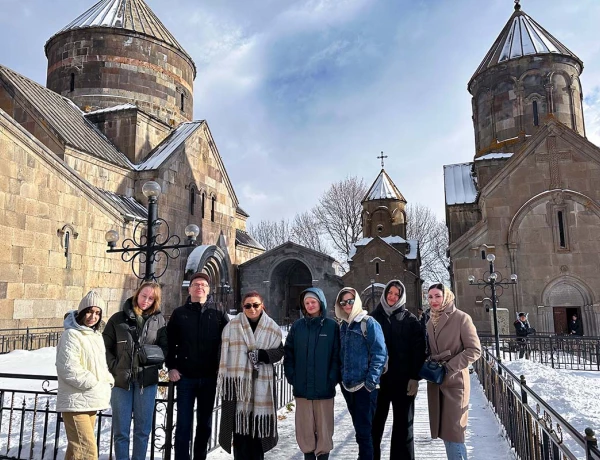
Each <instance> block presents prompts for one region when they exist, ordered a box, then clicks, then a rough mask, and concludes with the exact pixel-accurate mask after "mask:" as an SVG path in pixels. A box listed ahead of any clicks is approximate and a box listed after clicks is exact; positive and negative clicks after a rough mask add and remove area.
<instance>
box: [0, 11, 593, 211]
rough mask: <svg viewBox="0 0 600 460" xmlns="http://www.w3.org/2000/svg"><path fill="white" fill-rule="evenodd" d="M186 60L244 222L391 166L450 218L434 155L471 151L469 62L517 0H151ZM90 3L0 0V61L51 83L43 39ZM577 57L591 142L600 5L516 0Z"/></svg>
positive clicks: (296, 207)
mask: <svg viewBox="0 0 600 460" xmlns="http://www.w3.org/2000/svg"><path fill="white" fill-rule="evenodd" d="M146 2H147V3H148V5H149V6H150V7H151V8H152V10H153V11H154V12H155V13H156V15H157V16H158V17H159V18H160V19H161V21H162V22H163V24H164V25H165V26H166V27H167V28H168V29H169V30H170V31H171V32H172V33H173V35H174V36H175V37H176V38H177V40H178V41H179V43H181V45H182V46H183V47H184V48H185V49H186V51H187V52H188V53H189V54H190V55H191V56H192V58H193V59H194V61H195V63H196V65H197V68H198V75H197V77H196V80H195V82H194V118H195V119H205V120H207V122H208V125H209V127H210V129H211V132H212V134H213V136H214V138H215V141H216V144H217V147H218V149H219V152H220V154H221V156H222V158H223V161H224V163H225V166H226V168H227V171H228V174H229V176H230V178H231V180H232V183H233V185H234V188H235V191H236V194H237V197H238V199H239V204H240V206H241V207H242V208H243V209H244V210H245V211H246V212H248V213H249V214H250V215H251V220H250V221H251V222H257V221H259V220H262V219H269V220H279V219H282V218H292V217H293V216H294V215H295V214H296V213H299V212H303V211H306V210H308V209H310V208H312V207H313V206H314V205H315V204H316V203H317V201H318V199H319V197H320V196H321V195H322V194H323V192H324V191H325V190H327V188H328V187H329V185H330V184H331V183H333V182H336V181H339V180H342V179H344V178H345V177H348V176H358V177H361V178H363V179H364V181H365V182H366V183H367V184H368V185H370V184H371V183H372V182H373V181H374V180H375V178H376V177H377V174H378V173H379V171H380V167H381V165H380V160H378V159H377V156H378V155H379V153H380V152H381V151H383V152H384V154H385V155H387V156H388V158H387V159H386V160H385V169H386V171H387V172H388V174H389V175H390V176H391V177H392V179H393V180H394V182H395V184H396V185H397V186H398V188H399V189H400V191H401V192H402V194H403V195H404V196H405V198H406V199H407V201H408V202H409V203H420V204H423V205H426V206H428V207H430V208H431V209H432V210H433V211H434V212H435V213H436V214H437V215H438V216H439V217H440V218H443V216H444V188H443V165H444V164H452V163H462V162H468V161H470V160H472V158H473V155H474V153H475V152H474V134H473V125H472V121H471V115H472V114H471V96H470V94H469V93H468V91H467V89H466V87H467V83H468V81H469V79H470V78H471V76H472V74H473V72H474V71H475V69H476V68H477V66H478V65H479V63H480V62H481V60H482V59H483V57H484V56H485V54H486V52H487V51H488V49H489V48H490V47H491V45H492V43H493V42H494V40H495V39H496V37H497V36H498V34H499V33H500V31H501V30H502V28H503V26H504V24H505V23H506V21H507V20H508V18H509V17H510V15H511V14H512V12H513V7H514V4H513V1H512V0H484V1H482V0H452V1H450V0H410V1H408V0H253V1H250V2H249V1H246V0H202V1H198V0H195V1H193V0H169V1H165V0H146ZM94 3H95V1H94V0H52V1H49V0H0V42H1V43H2V46H1V47H0V64H2V65H5V66H7V67H10V68H11V69H13V70H15V71H17V72H19V73H21V74H23V75H25V76H27V77H29V78H31V79H33V80H35V81H37V82H39V83H41V84H45V75H46V65H47V61H46V58H45V56H44V50H43V48H44V44H45V43H46V41H47V40H48V38H50V37H51V36H52V35H53V34H54V33H56V32H57V31H58V30H60V29H61V28H62V27H64V26H65V25H66V24H68V23H69V22H71V21H72V20H73V19H75V18H76V17H77V16H79V14H81V13H83V12H84V11H86V10H87V9H88V8H90V7H91V6H92V5H93V4H94ZM521 4H522V7H523V10H524V11H525V12H527V13H528V14H529V15H530V16H532V17H533V18H534V19H535V20H536V21H537V22H538V23H540V24H541V25H542V26H543V27H544V28H545V29H547V30H548V31H549V32H550V33H552V34H553V35H554V36H555V37H556V38H558V39H559V40H560V41H561V42H562V43H563V44H564V45H566V46H567V47H568V48H569V49H570V50H571V51H573V52H574V53H575V54H577V55H578V56H579V58H580V59H581V60H583V62H584V72H583V74H582V79H581V80H582V85H583V91H584V98H585V99H584V101H585V123H586V129H587V134H588V137H589V138H590V140H592V141H593V142H595V143H596V144H600V78H599V77H600V40H598V24H599V23H600V2H599V1H598V0H577V1H576V2H573V1H565V0H522V2H521Z"/></svg>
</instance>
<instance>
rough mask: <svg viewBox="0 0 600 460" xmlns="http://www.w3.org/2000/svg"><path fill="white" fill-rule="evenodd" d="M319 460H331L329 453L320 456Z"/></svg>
mask: <svg viewBox="0 0 600 460" xmlns="http://www.w3.org/2000/svg"><path fill="white" fill-rule="evenodd" d="M317 460H329V453H327V454H321V455H319V456H318V457H317Z"/></svg>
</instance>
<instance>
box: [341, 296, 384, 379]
mask: <svg viewBox="0 0 600 460" xmlns="http://www.w3.org/2000/svg"><path fill="white" fill-rule="evenodd" d="M343 292H351V293H352V295H354V305H353V306H352V311H351V312H350V315H348V314H347V313H346V312H345V311H344V309H343V308H342V307H341V306H340V304H339V303H338V302H336V304H335V315H336V316H337V317H338V318H340V319H341V320H342V323H341V325H340V343H341V348H340V359H341V369H342V384H343V385H344V387H345V388H346V389H347V390H350V389H352V388H355V387H357V386H358V385H361V384H364V386H365V388H366V389H367V390H369V391H373V390H374V389H375V388H377V386H378V385H379V379H380V378H381V374H382V373H383V369H384V366H385V363H386V361H387V348H386V346H385V338H384V337H383V332H382V330H381V326H380V325H379V323H378V322H377V321H375V320H374V319H373V318H371V317H370V316H368V315H367V312H366V311H365V310H363V309H362V301H361V299H360V296H359V295H358V293H357V292H356V290H354V289H352V288H344V289H342V290H341V291H340V293H339V294H338V296H337V299H338V300H339V299H340V298H341V296H342V293H343ZM363 321H364V322H365V326H366V327H365V329H366V336H365V334H364V333H363V326H362V324H361V323H362V322H363Z"/></svg>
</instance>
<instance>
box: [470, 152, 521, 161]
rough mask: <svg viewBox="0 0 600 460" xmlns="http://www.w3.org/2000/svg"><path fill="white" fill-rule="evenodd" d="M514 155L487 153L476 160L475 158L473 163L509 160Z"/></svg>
mask: <svg viewBox="0 0 600 460" xmlns="http://www.w3.org/2000/svg"><path fill="white" fill-rule="evenodd" d="M513 155H514V153H488V154H487V155H482V156H480V157H478V158H475V161H480V160H499V159H502V158H510V157H512V156H513Z"/></svg>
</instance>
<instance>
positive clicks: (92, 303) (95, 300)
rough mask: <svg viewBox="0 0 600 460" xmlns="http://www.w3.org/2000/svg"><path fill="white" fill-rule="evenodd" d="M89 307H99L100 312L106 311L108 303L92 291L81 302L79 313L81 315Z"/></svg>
mask: <svg viewBox="0 0 600 460" xmlns="http://www.w3.org/2000/svg"><path fill="white" fill-rule="evenodd" d="M89 307H98V308H99V309H100V310H104V309H105V308H106V303H104V300H102V297H100V294H98V293H97V292H96V291H94V290H92V291H90V292H88V293H87V294H86V295H85V297H84V298H83V299H81V302H79V307H78V308H77V313H81V312H82V311H83V310H85V309H86V308H89Z"/></svg>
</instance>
